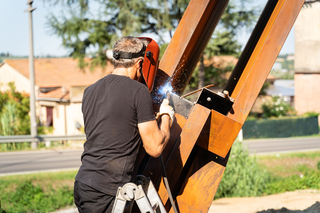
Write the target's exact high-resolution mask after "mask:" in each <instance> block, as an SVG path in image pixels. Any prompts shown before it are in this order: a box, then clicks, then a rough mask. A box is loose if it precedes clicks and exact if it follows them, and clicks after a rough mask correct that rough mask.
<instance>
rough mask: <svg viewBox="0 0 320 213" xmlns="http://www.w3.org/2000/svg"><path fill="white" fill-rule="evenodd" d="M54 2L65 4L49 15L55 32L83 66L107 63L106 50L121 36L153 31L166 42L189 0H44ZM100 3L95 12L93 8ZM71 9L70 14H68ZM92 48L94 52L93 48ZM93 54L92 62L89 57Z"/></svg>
mask: <svg viewBox="0 0 320 213" xmlns="http://www.w3.org/2000/svg"><path fill="white" fill-rule="evenodd" d="M43 1H44V2H49V3H50V4H51V5H56V4H62V5H64V8H65V9H64V10H63V11H62V12H63V15H62V16H61V17H57V16H55V15H53V14H51V15H50V16H49V24H50V26H51V28H52V29H53V32H54V33H55V34H57V35H58V36H59V37H61V38H62V44H63V46H65V47H66V48H68V49H70V50H71V54H70V56H72V57H73V58H77V59H79V66H80V67H81V68H83V67H85V66H88V65H90V67H91V68H92V69H93V68H94V67H96V66H98V65H99V66H102V67H104V66H105V65H106V61H107V60H108V59H107V58H106V54H105V51H106V50H107V49H111V48H112V44H113V43H114V42H115V40H116V39H117V38H118V37H120V36H127V35H133V36H137V35H141V34H143V33H153V34H155V35H157V36H158V37H159V43H160V44H162V43H164V39H163V36H164V34H165V33H169V34H170V35H171V34H172V31H173V30H174V29H175V28H176V26H177V25H178V23H179V21H180V19H181V17H182V15H183V13H184V10H185V9H186V7H187V5H188V3H189V0H174V1H163V0H144V1H141V0H130V1H127V0H43ZM95 7H97V8H98V9H97V10H96V11H95V13H96V14H94V13H93V8H95ZM66 13H67V15H66ZM90 51H91V52H90ZM89 53H90V54H91V56H92V57H93V58H92V60H91V61H90V63H89V62H88V61H86V60H84V59H85V57H86V56H87V55H88V54H89Z"/></svg>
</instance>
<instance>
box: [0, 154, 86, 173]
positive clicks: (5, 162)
mask: <svg viewBox="0 0 320 213" xmlns="http://www.w3.org/2000/svg"><path fill="white" fill-rule="evenodd" d="M81 153H82V149H76V150H48V151H47V150H46V151H23V152H6V153H0V175H5V174H10V173H17V174H19V173H26V172H27V173H29V172H35V171H50V170H69V169H78V168H79V166H80V163H81V161H80V157H81Z"/></svg>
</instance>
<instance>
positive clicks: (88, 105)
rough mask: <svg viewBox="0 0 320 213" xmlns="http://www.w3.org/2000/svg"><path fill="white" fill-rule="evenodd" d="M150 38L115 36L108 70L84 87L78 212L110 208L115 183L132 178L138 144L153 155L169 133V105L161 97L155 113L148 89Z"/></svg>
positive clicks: (155, 53)
mask: <svg viewBox="0 0 320 213" xmlns="http://www.w3.org/2000/svg"><path fill="white" fill-rule="evenodd" d="M155 44H156V43H155V42H154V41H153V40H152V39H149V38H136V37H123V38H121V39H119V40H118V41H117V42H116V43H115V44H114V46H113V64H114V70H113V72H112V73H111V74H109V75H107V76H105V77H104V78H102V79H100V80H98V81H97V82H96V83H94V84H93V85H91V86H89V87H87V88H86V89H85V91H84V95H83V100H82V112H83V118H84V125H85V134H86V138H87V140H86V142H85V144H84V151H83V154H82V156H81V161H82V165H81V167H80V169H79V171H78V174H77V176H76V178H75V179H76V181H75V184H74V201H75V204H76V206H77V208H78V210H79V212H80V213H81V212H96V213H99V212H111V210H112V206H113V202H114V199H115V195H116V192H117V189H118V187H121V186H123V185H124V184H126V183H128V182H130V181H131V180H132V173H133V170H134V165H135V161H136V158H137V154H138V151H139V148H140V146H141V144H142V145H143V147H144V149H145V151H146V152H147V153H148V154H149V155H150V156H152V157H155V158H156V157H158V156H160V154H161V153H162V151H163V150H164V148H165V146H166V144H167V142H168V140H169V138H170V126H171V124H172V122H173V119H174V110H173V108H172V107H171V106H170V105H169V102H168V101H167V99H165V100H164V101H163V102H162V104H161V105H160V111H159V113H158V116H157V119H156V118H155V113H154V110H153V103H152V99H151V96H150V93H149V92H150V90H151V89H152V86H153V81H154V77H155V70H156V69H157V62H158V58H157V57H158V55H159V49H158V47H157V48H154V47H153V46H152V45H155ZM156 46H157V45H156ZM154 50H156V51H154ZM152 57H156V58H152ZM154 62H156V64H153V65H152V63H154ZM147 63H149V64H147ZM146 64H147V65H146ZM144 67H147V68H146V69H145V70H143V68H144ZM148 67H149V68H148ZM150 67H152V69H150ZM150 76H151V77H150ZM141 82H142V83H141Z"/></svg>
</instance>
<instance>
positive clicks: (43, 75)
mask: <svg viewBox="0 0 320 213" xmlns="http://www.w3.org/2000/svg"><path fill="white" fill-rule="evenodd" d="M88 60H89V59H88ZM5 62H6V63H7V64H9V65H10V66H11V67H12V68H14V69H15V70H17V71H18V72H20V73H21V74H22V75H24V76H25V77H27V78H29V60H28V59H6V60H5ZM34 69H35V84H36V85H38V86H39V87H59V86H65V87H66V88H70V86H88V85H91V84H93V83H95V82H96V81H97V80H99V79H100V78H102V77H104V76H105V75H107V74H108V73H110V72H111V71H112V69H113V66H112V64H111V63H108V65H107V67H106V68H105V70H104V71H103V70H102V69H101V68H96V69H95V70H94V71H93V72H90V70H89V68H86V69H85V70H84V71H81V70H80V69H79V67H78V61H77V60H75V59H72V58H37V59H35V60H34Z"/></svg>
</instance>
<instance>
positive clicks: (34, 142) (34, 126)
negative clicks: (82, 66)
mask: <svg viewBox="0 0 320 213" xmlns="http://www.w3.org/2000/svg"><path fill="white" fill-rule="evenodd" d="M32 3H33V0H28V2H27V4H29V8H28V9H27V10H25V12H29V45H30V52H29V79H30V130H31V136H32V138H33V140H32V142H31V148H32V149H36V148H37V146H38V144H37V140H36V137H37V134H38V133H37V119H36V105H35V91H34V87H35V81H34V59H33V28H32V12H33V11H34V10H35V9H36V8H32Z"/></svg>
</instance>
